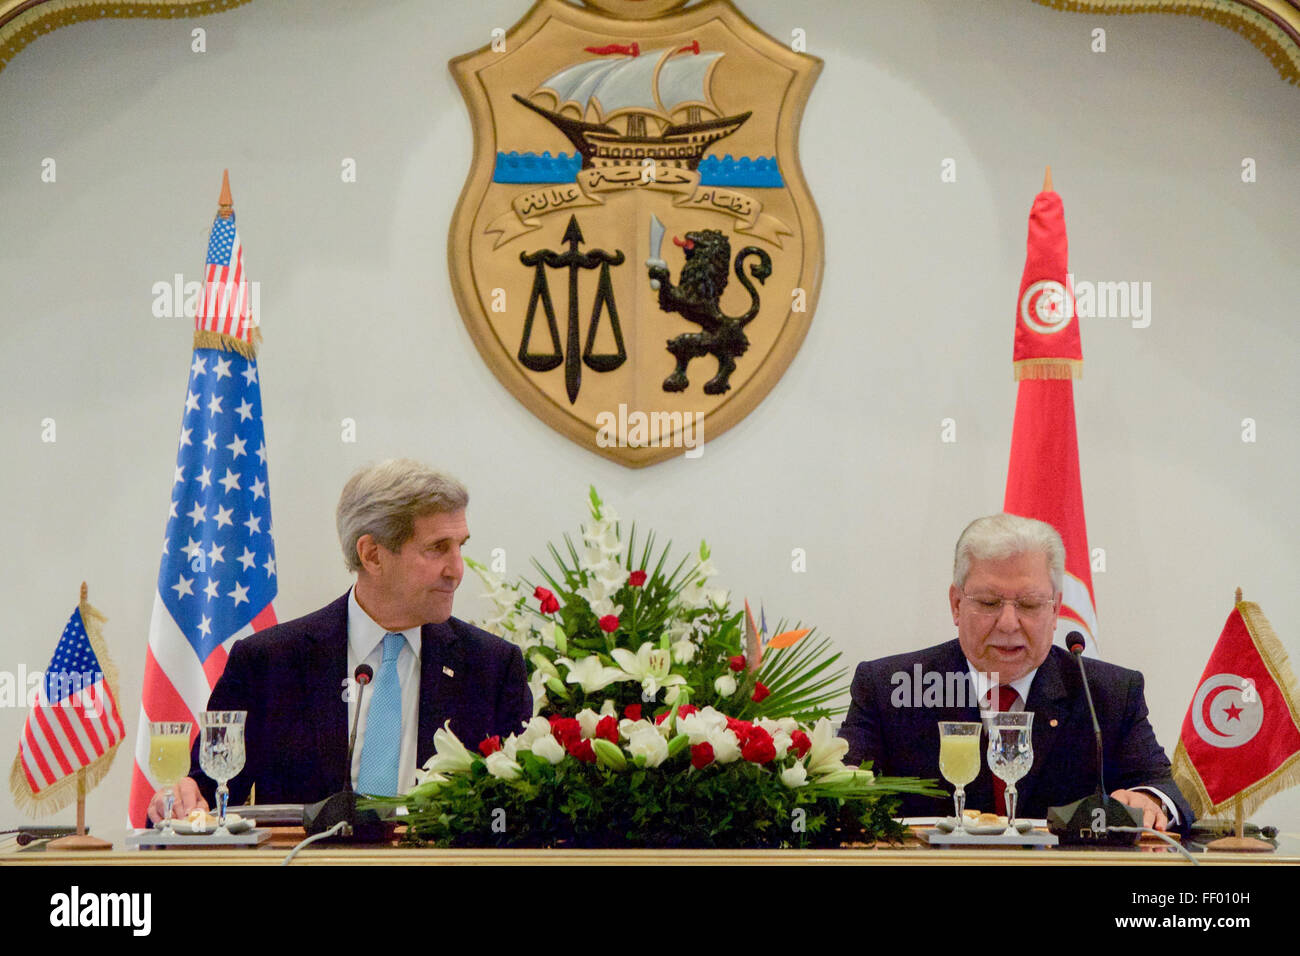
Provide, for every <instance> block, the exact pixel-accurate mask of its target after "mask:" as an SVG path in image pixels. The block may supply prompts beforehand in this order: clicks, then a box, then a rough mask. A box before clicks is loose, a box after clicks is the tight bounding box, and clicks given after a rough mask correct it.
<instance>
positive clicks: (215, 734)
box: [199, 710, 248, 830]
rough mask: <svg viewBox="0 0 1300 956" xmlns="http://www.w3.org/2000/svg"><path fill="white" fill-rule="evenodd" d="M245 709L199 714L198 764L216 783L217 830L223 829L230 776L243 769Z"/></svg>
mask: <svg viewBox="0 0 1300 956" xmlns="http://www.w3.org/2000/svg"><path fill="white" fill-rule="evenodd" d="M247 716H248V712H247V711H244V710H205V711H204V712H203V713H201V714H199V726H200V727H202V728H203V734H202V738H201V739H200V741H199V765H200V766H202V767H203V772H204V773H206V774H207V775H208V776H209V777H211V778H212V779H213V780H215V781H217V829H218V830H224V829H225V828H226V804H227V803H229V801H230V788H229V787H227V786H226V784H227V782H228V781H229V780H230V778H231V777H233V776H235V775H236V774H238V773H239V771H241V770H243V769H244V718H245V717H247Z"/></svg>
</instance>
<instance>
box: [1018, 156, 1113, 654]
mask: <svg viewBox="0 0 1300 956" xmlns="http://www.w3.org/2000/svg"><path fill="white" fill-rule="evenodd" d="M1017 302H1018V305H1017V308H1016V341H1015V353H1014V358H1013V361H1014V365H1015V371H1016V380H1017V381H1018V382H1019V383H1020V384H1019V394H1018V395H1017V396H1016V420H1015V425H1014V426H1013V427H1012V431H1011V463H1010V466H1009V467H1008V468H1007V493H1006V499H1005V501H1004V502H1003V505H1002V510H1003V511H1006V512H1008V513H1010V514H1018V515H1023V516H1025V517H1027V518H1037V519H1038V520H1040V521H1046V522H1047V523H1048V524H1050V525H1052V527H1054V528H1056V530H1057V531H1058V532H1060V535H1061V538H1062V540H1063V541H1064V542H1065V579H1064V583H1063V585H1062V591H1063V597H1062V607H1061V618H1060V621H1059V622H1058V624H1057V628H1056V630H1057V634H1056V638H1057V641H1058V643H1060V642H1061V641H1062V640H1063V638H1064V636H1065V635H1066V634H1068V633H1069V632H1070V631H1072V630H1075V629H1078V630H1080V631H1083V633H1084V634H1085V636H1086V637H1087V643H1088V649H1089V650H1090V651H1092V652H1094V653H1095V652H1096V650H1097V602H1096V599H1095V598H1094V596H1093V592H1092V566H1091V563H1090V560H1089V557H1090V556H1089V551H1088V529H1087V526H1086V525H1085V523H1084V519H1083V486H1082V485H1081V484H1080V481H1079V444H1078V440H1077V439H1076V437H1075V428H1074V382H1073V379H1075V378H1078V377H1079V376H1080V375H1081V374H1082V372H1083V347H1082V345H1081V343H1080V340H1079V323H1078V321H1077V320H1076V317H1075V314H1074V292H1073V289H1071V287H1070V277H1069V243H1068V242H1067V240H1066V236H1065V211H1064V209H1063V207H1062V205H1061V197H1060V196H1059V195H1057V194H1056V192H1054V191H1053V190H1052V171H1051V168H1050V167H1049V168H1048V170H1047V176H1046V178H1045V179H1044V182H1043V191H1042V192H1040V193H1039V194H1038V195H1037V196H1036V197H1035V198H1034V206H1033V208H1032V209H1031V210H1030V211H1029V241H1028V247H1027V249H1026V252H1025V271H1024V275H1023V276H1022V277H1021V279H1020V297H1019V299H1018V300H1017Z"/></svg>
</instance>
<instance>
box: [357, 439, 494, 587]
mask: <svg viewBox="0 0 1300 956" xmlns="http://www.w3.org/2000/svg"><path fill="white" fill-rule="evenodd" d="M468 504H469V492H468V491H466V490H465V486H464V485H462V484H461V483H460V482H459V481H457V480H456V479H455V478H452V477H451V476H450V475H445V474H443V473H442V472H440V471H434V470H433V469H432V468H429V467H428V466H426V465H422V464H420V463H419V462H418V461H411V460H410V459H409V458H391V459H389V460H388V461H381V462H380V463H379V464H377V465H367V466H365V467H364V468H362V469H361V470H360V471H358V472H356V473H355V474H354V475H353V476H352V477H351V478H349V479H348V483H347V484H346V485H344V486H343V494H341V495H339V506H338V510H337V511H336V512H335V521H336V523H337V524H338V529H339V544H341V545H342V546H343V560H344V561H345V562H346V563H347V566H348V570H349V571H360V570H361V559H360V558H359V557H357V541H358V540H360V538H361V536H362V535H363V534H368V535H370V536H371V537H372V538H374V539H375V541H376V542H377V543H379V544H381V545H383V546H384V547H385V548H387V549H388V550H389V551H399V550H401V547H402V545H403V544H404V543H405V542H406V541H408V540H409V539H410V538H411V536H412V535H413V534H415V519H416V518H420V517H423V516H424V515H427V514H437V513H445V512H452V511H462V510H464V508H465V506H466V505H468Z"/></svg>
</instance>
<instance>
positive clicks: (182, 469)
mask: <svg viewBox="0 0 1300 956" xmlns="http://www.w3.org/2000/svg"><path fill="white" fill-rule="evenodd" d="M251 299H252V296H250V295H249V283H248V280H247V278H246V277H245V276H244V255H243V247H242V245H241V244H240V242H239V235H238V233H237V232H236V229H235V214H234V211H233V208H232V203H231V198H230V183H229V181H228V179H224V178H223V181H222V185H221V198H220V199H219V200H218V211H217V215H216V218H215V219H214V220H213V222H212V232H211V234H210V237H209V239H208V258H207V273H206V278H205V281H204V285H203V294H202V296H201V298H200V300H199V310H198V313H197V314H196V315H195V317H194V354H193V356H192V357H191V359H190V368H189V381H188V383H187V385H186V391H185V409H184V411H182V412H181V436H180V441H179V447H178V448H177V451H176V470H175V472H174V473H173V477H172V487H171V494H170V495H169V498H170V501H169V503H168V506H167V519H166V531H165V534H164V538H163V551H162V558H161V560H160V561H159V563H158V587H157V590H156V591H155V592H154V601H153V617H152V619H151V621H150V624H149V651H148V655H147V656H146V657H145V664H144V688H143V691H142V694H141V699H140V727H139V732H138V736H137V737H136V745H135V772H134V775H133V777H132V779H131V803H130V808H129V815H130V820H131V825H132V826H134V827H143V826H144V825H145V824H146V823H147V822H148V821H147V816H146V813H147V810H148V807H149V799H150V797H152V796H153V793H154V791H155V789H157V787H156V781H154V780H153V779H151V778H150V776H149V772H148V771H149V722H150V721H160V720H176V721H188V722H190V723H192V724H194V728H193V729H192V730H191V731H190V734H191V738H192V737H194V736H197V735H198V716H197V715H198V714H199V713H201V712H202V711H203V710H204V709H205V708H206V707H207V704H208V696H209V694H210V693H211V692H212V688H213V686H214V685H215V684H216V682H217V679H218V678H219V677H221V672H222V671H223V670H225V667H226V656H227V652H228V650H229V648H230V646H231V645H232V644H234V642H235V641H237V640H239V639H240V638H242V637H247V636H248V635H249V634H252V633H254V632H256V631H260V630H261V629H262V628H264V627H269V626H271V625H272V624H274V623H275V610H274V608H273V607H272V603H271V602H272V601H273V600H274V599H275V594H276V570H275V542H274V541H273V540H272V538H271V497H270V495H271V493H270V490H269V489H268V487H267V467H266V442H265V440H264V435H263V431H262V389H261V386H260V384H259V379H258V375H259V373H260V372H261V367H260V363H259V362H258V361H257V351H256V345H257V342H258V340H259V339H260V334H259V332H258V329H257V321H256V317H255V316H252V315H251V310H250V302H251Z"/></svg>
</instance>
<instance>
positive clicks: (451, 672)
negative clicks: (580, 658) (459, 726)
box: [442, 664, 1055, 724]
mask: <svg viewBox="0 0 1300 956" xmlns="http://www.w3.org/2000/svg"><path fill="white" fill-rule="evenodd" d="M442 672H443V673H444V674H446V675H447V676H448V677H455V676H456V672H455V671H454V670H452V669H451V668H450V667H448V666H447V665H446V664H443V665H442ZM1053 724H1055V721H1053Z"/></svg>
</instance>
